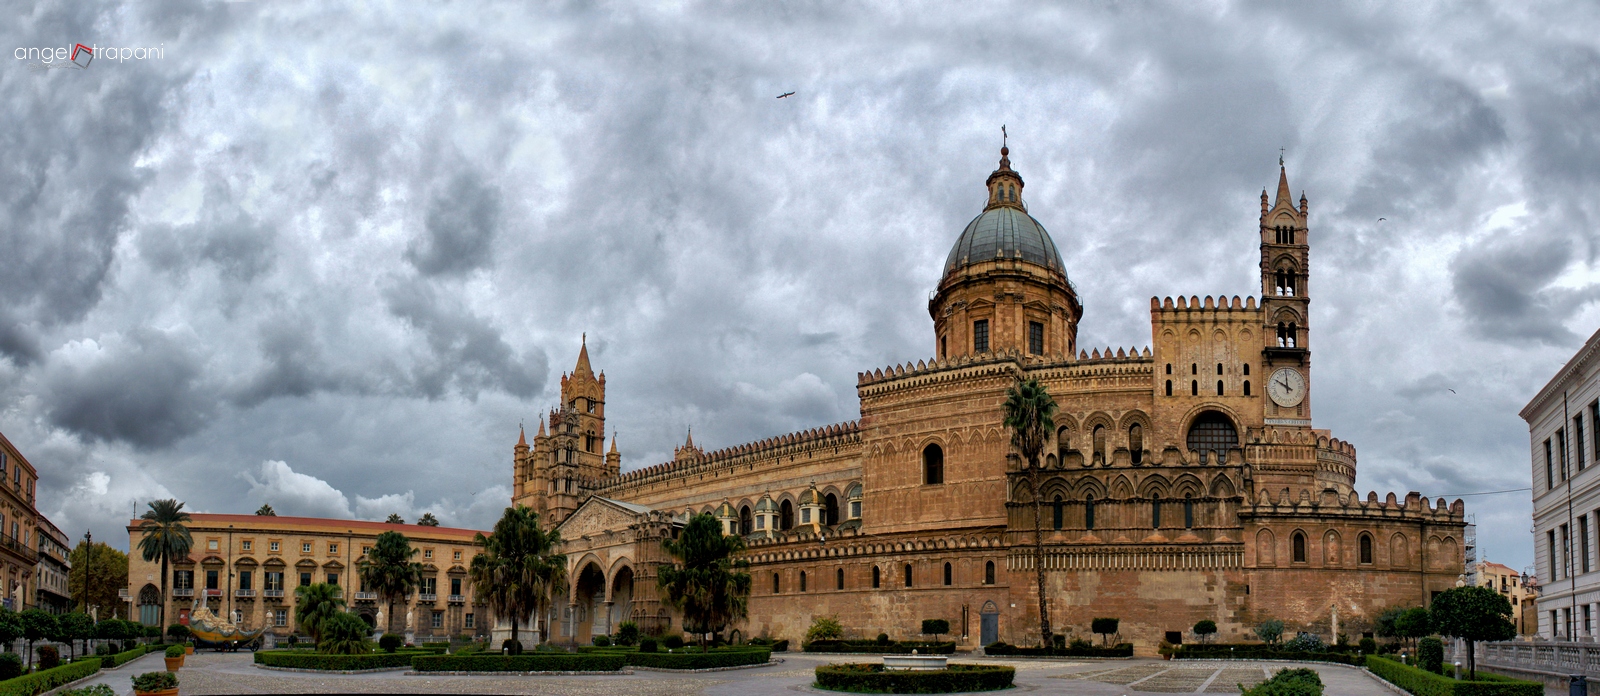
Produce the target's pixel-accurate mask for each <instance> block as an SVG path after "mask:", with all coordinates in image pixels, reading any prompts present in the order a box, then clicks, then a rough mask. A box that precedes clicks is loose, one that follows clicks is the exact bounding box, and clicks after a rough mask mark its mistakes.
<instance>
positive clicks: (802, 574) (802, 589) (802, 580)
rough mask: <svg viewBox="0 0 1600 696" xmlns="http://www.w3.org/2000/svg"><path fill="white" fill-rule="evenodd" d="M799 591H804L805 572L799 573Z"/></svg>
mask: <svg viewBox="0 0 1600 696" xmlns="http://www.w3.org/2000/svg"><path fill="white" fill-rule="evenodd" d="M800 591H801V592H805V591H806V571H803V570H802V571H800Z"/></svg>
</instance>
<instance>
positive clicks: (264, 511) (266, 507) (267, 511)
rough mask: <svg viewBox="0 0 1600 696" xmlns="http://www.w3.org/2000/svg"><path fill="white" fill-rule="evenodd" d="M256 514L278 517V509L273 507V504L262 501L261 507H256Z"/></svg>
mask: <svg viewBox="0 0 1600 696" xmlns="http://www.w3.org/2000/svg"><path fill="white" fill-rule="evenodd" d="M256 514H257V515H261V516H264V517H277V516H278V511H277V510H274V509H272V505H270V504H268V503H262V504H261V507H258V508H256Z"/></svg>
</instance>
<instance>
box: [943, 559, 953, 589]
mask: <svg viewBox="0 0 1600 696" xmlns="http://www.w3.org/2000/svg"><path fill="white" fill-rule="evenodd" d="M954 580H955V574H954V573H952V572H951V571H950V564H949V563H946V564H944V584H946V585H951V584H954V583H953V581H954Z"/></svg>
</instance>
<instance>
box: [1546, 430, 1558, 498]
mask: <svg viewBox="0 0 1600 696" xmlns="http://www.w3.org/2000/svg"><path fill="white" fill-rule="evenodd" d="M1555 470H1556V469H1555V457H1554V456H1552V455H1551V454H1550V439H1549V438H1545V441H1544V487H1545V488H1547V489H1549V488H1555V487H1556V475H1555Z"/></svg>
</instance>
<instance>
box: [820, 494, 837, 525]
mask: <svg viewBox="0 0 1600 696" xmlns="http://www.w3.org/2000/svg"><path fill="white" fill-rule="evenodd" d="M822 523H823V524H825V525H828V526H829V527H832V526H833V525H836V524H839V496H836V495H834V494H832V493H829V494H827V495H825V496H822Z"/></svg>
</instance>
